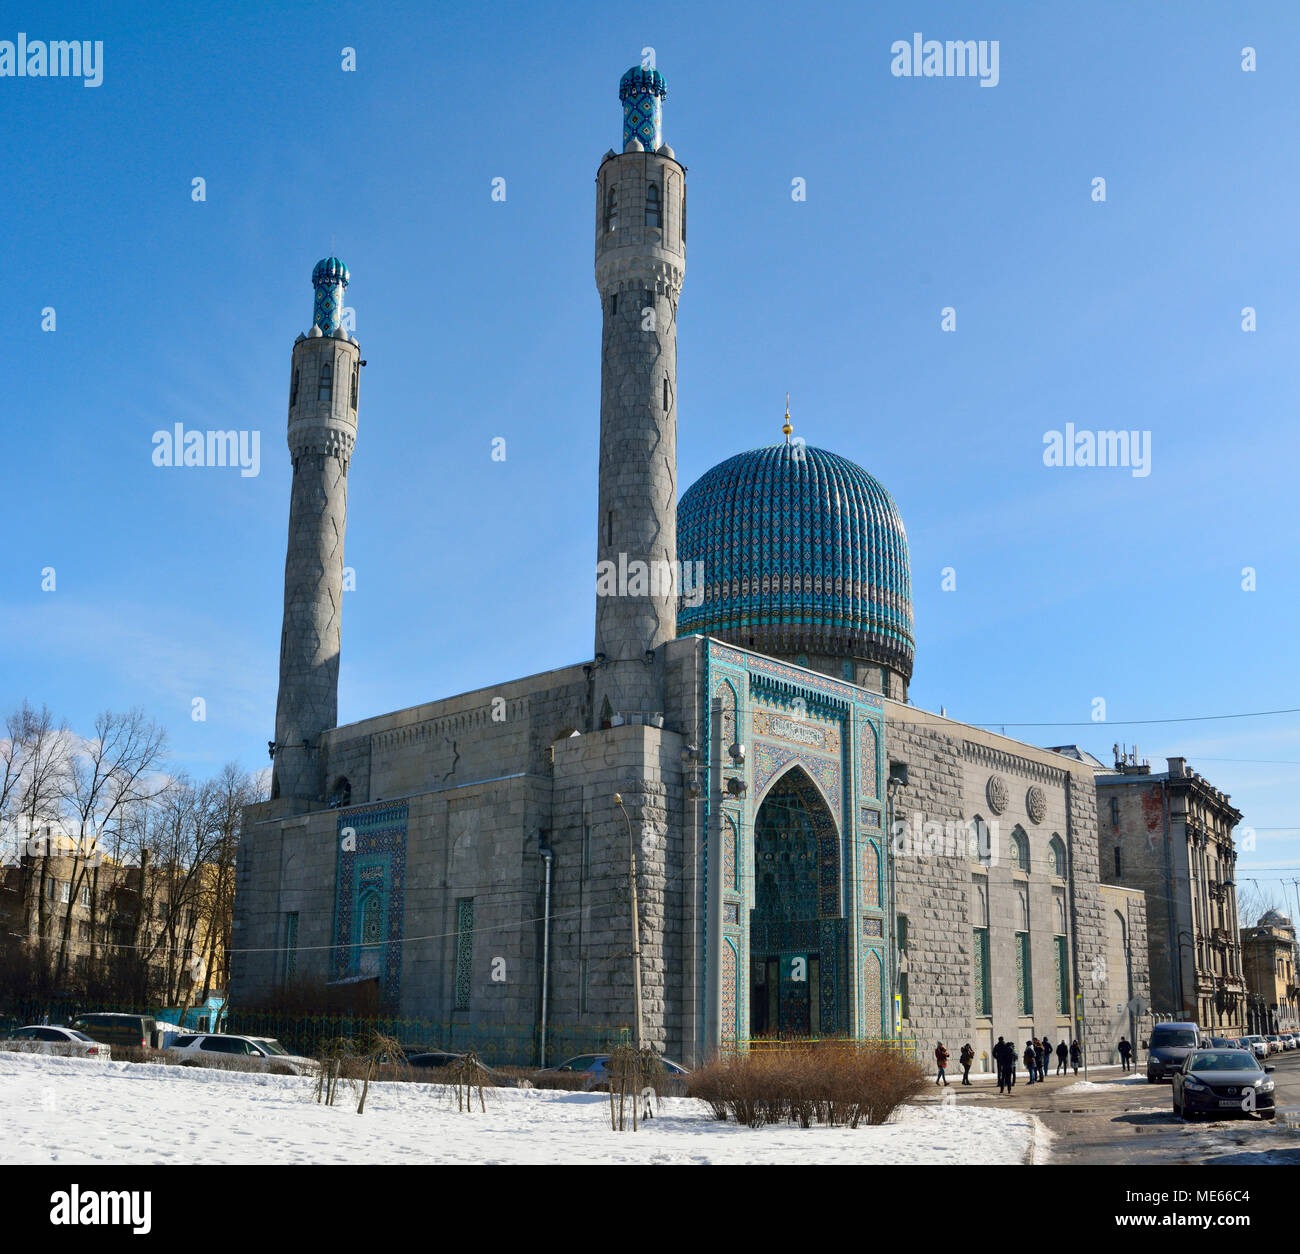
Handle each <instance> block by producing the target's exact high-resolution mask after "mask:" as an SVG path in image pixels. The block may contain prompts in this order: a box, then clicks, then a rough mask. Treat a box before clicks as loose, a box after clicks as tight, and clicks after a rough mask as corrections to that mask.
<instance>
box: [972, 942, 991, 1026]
mask: <svg viewBox="0 0 1300 1254" xmlns="http://www.w3.org/2000/svg"><path fill="white" fill-rule="evenodd" d="M975 1013H976V1014H977V1015H991V1014H992V1013H993V990H992V986H991V983H990V980H989V930H988V928H986V927H977V928H976V929H975Z"/></svg>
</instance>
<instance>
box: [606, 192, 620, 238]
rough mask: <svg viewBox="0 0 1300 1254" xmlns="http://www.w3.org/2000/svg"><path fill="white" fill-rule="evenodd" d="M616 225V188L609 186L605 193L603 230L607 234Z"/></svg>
mask: <svg viewBox="0 0 1300 1254" xmlns="http://www.w3.org/2000/svg"><path fill="white" fill-rule="evenodd" d="M617 226H618V188H617V187H611V188H610V189H609V191H607V192H606V193H605V232H606V234H608V233H609V232H610V231H612V230H614V229H615V228H617Z"/></svg>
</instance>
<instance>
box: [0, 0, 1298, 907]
mask: <svg viewBox="0 0 1300 1254" xmlns="http://www.w3.org/2000/svg"><path fill="white" fill-rule="evenodd" d="M184 7H186V8H188V6H184ZM0 14H2V15H3V16H2V18H0V21H2V23H3V29H0V40H12V41H16V39H17V35H18V32H20V31H22V32H24V33H25V34H26V35H27V37H28V39H88V40H102V41H103V46H104V51H103V83H102V85H100V86H98V87H86V86H83V85H82V83H80V82H78V81H73V80H69V79H54V78H44V79H33V78H13V77H0V110H2V112H0V116H3V118H4V125H3V127H0V231H2V233H0V239H3V244H4V249H5V277H6V285H5V287H6V290H5V295H4V305H3V314H2V315H0V326H2V327H3V330H4V333H5V340H6V344H7V346H8V349H9V351H8V353H7V354H6V358H7V360H6V369H5V379H4V389H3V396H4V403H3V412H4V418H5V422H4V435H5V444H4V456H3V461H2V463H0V464H2V465H3V471H2V472H0V475H2V479H0V488H3V499H4V504H5V510H4V517H5V521H4V535H5V543H4V544H3V546H0V700H2V701H3V705H4V707H6V708H7V707H10V706H12V705H13V704H15V703H16V702H17V701H18V700H20V699H21V698H23V697H24V696H26V697H28V698H30V699H32V700H34V701H36V702H40V701H45V702H48V703H49V704H50V705H51V707H53V708H54V709H55V710H56V711H57V712H58V713H60V714H62V715H65V716H66V717H67V718H68V719H69V720H70V721H71V722H72V723H73V725H74V726H75V727H77V728H78V729H79V730H82V731H88V730H89V728H90V723H91V720H92V718H93V716H94V714H95V712H96V711H97V710H98V709H101V708H103V707H106V706H111V707H125V706H128V705H132V704H137V703H138V704H141V705H143V706H144V707H145V708H146V709H147V710H149V711H150V712H151V713H152V714H154V715H155V716H156V717H158V718H159V719H161V720H163V721H164V722H166V723H167V724H168V725H169V726H170V728H171V732H172V743H173V748H174V754H175V764H176V765H177V766H178V767H185V768H187V769H189V770H191V771H194V772H197V773H205V772H208V771H213V770H215V769H216V768H217V767H218V766H219V765H220V764H221V763H222V762H224V761H226V760H229V759H232V758H234V759H238V760H240V761H242V762H243V763H244V764H245V765H247V766H250V767H252V766H263V765H265V763H266V757H265V753H266V748H265V746H266V742H267V741H268V740H269V739H270V738H271V736H272V734H273V730H274V713H275V695H276V678H277V659H278V637H279V630H280V615H281V609H282V595H283V568H284V542H285V534H286V524H287V516H288V499H289V491H288V489H289V474H290V471H289V462H288V454H287V450H286V447H285V414H286V406H287V395H286V393H287V386H288V375H289V359H290V350H291V347H292V344H293V340H294V337H295V336H296V335H297V334H298V333H299V332H300V331H304V330H306V329H307V327H308V326H309V325H310V321H311V287H310V274H311V269H312V266H313V264H314V263H315V262H316V261H317V259H318V258H320V257H323V256H325V255H327V254H328V253H329V252H330V251H331V248H332V249H333V251H334V252H336V253H337V254H338V255H339V256H340V257H342V258H343V259H344V260H345V261H346V262H347V264H348V266H349V267H350V269H351V273H352V286H351V288H350V289H349V292H348V303H349V304H350V305H351V306H352V307H353V308H354V309H355V311H356V333H357V336H358V338H359V339H360V341H361V346H362V350H363V354H364V356H365V357H366V359H367V361H368V363H369V364H368V366H367V368H366V370H365V371H364V372H363V381H362V391H361V405H360V430H359V435H358V443H357V449H356V454H355V457H354V460H353V463H352V469H351V474H350V480H349V517H348V535H347V563H348V565H350V566H352V567H353V568H354V569H355V571H356V581H357V587H356V591H355V592H349V593H348V594H347V598H346V601H345V608H344V618H343V668H342V681H341V687H340V721H342V722H348V721H352V720H354V719H357V718H362V717H365V716H368V715H372V714H376V713H381V712H384V711H387V710H391V709H396V708H401V707H403V706H407V705H411V704H415V703H417V702H419V701H425V700H431V699H434V698H438V697H442V696H448V695H451V694H454V693H458V692H462V691H465V690H467V689H472V688H475V687H479V686H482V685H485V684H489V683H492V682H494V681H499V680H504V679H508V678H512V677H517V676H521V675H525V674H530V673H533V672H537V671H542V670H546V669H549V668H551V667H555V666H560V665H564V664H568V663H572V662H577V661H582V660H585V659H586V658H588V657H589V655H590V652H591V649H592V632H593V592H592V584H593V563H594V555H595V536H594V523H595V514H596V451H597V430H598V418H599V414H598V404H599V335H600V310H599V305H598V301H597V297H596V290H595V285H594V281H593V277H592V229H593V221H594V207H593V196H594V191H593V179H594V175H595V172H596V168H597V165H598V163H599V160H600V157H601V155H602V154H603V153H604V152H605V150H606V149H608V148H610V147H617V146H619V144H620V137H621V111H620V106H619V102H618V96H617V88H618V80H619V77H620V76H621V74H622V73H623V71H624V70H625V69H627V67H628V66H630V65H632V64H634V63H637V62H639V61H640V60H641V59H642V50H643V49H645V48H653V49H654V55H655V60H656V64H657V66H658V68H659V69H660V71H661V72H662V73H663V74H664V76H665V78H666V80H667V83H668V92H669V94H668V99H667V102H666V105H665V127H664V134H665V138H666V139H667V141H668V142H669V143H671V144H672V145H673V146H674V148H675V149H676V151H677V155H678V157H679V158H680V159H681V160H683V161H684V162H685V163H686V164H687V166H688V167H689V175H688V181H689V187H690V240H689V258H688V272H687V278H686V286H685V290H684V292H683V296H682V302H681V308H680V322H679V346H678V351H679V379H678V398H679V411H680V425H679V432H678V441H679V443H678V453H679V463H680V482H681V484H682V485H683V486H685V485H687V484H689V483H691V482H693V481H694V480H695V479H696V478H697V477H698V476H699V475H700V474H701V473H702V472H703V471H704V470H705V469H707V468H708V467H709V466H711V465H713V464H715V463H716V462H718V461H720V460H722V459H723V458H725V457H727V456H729V455H731V454H732V453H735V452H738V451H740V450H742V449H745V448H750V447H754V446H756V445H761V444H766V443H772V442H774V441H776V440H779V439H780V432H779V428H780V423H781V413H782V409H783V406H784V399H785V393H786V391H787V390H788V391H789V392H790V393H791V410H792V415H793V419H794V422H795V427H796V432H797V433H798V434H800V435H801V436H803V437H804V438H806V439H807V440H808V442H809V443H810V444H814V445H820V446H822V447H825V448H829V449H832V450H835V451H837V452H839V453H841V454H843V455H845V456H847V457H849V458H851V459H853V460H855V461H858V462H860V463H861V464H862V465H863V466H865V467H866V468H867V469H868V470H870V471H871V472H872V473H873V474H874V475H876V476H877V478H879V479H880V480H881V481H882V482H883V483H884V484H885V485H886V486H887V487H888V488H889V489H890V490H891V491H892V493H893V494H894V497H895V499H896V500H897V502H898V505H899V508H900V510H901V512H902V515H903V518H904V520H905V522H906V524H907V527H908V535H909V539H910V543H911V560H912V578H913V587H914V595H915V616H916V656H917V661H916V674H915V679H914V684H913V688H912V698H913V700H914V702H915V703H916V704H918V705H921V706H924V707H926V708H929V709H934V710H937V709H939V707H940V706H944V707H946V708H947V711H948V713H949V714H950V715H951V716H952V717H955V718H959V719H962V720H966V721H970V722H979V723H986V724H988V725H991V726H994V727H1002V726H1005V728H1006V730H1007V731H1008V733H1009V734H1012V735H1017V736H1020V737H1022V738H1024V739H1027V740H1030V741H1032V742H1034V743H1039V744H1058V743H1065V742H1078V743H1081V744H1083V745H1084V746H1086V747H1087V748H1089V749H1091V750H1092V751H1093V752H1094V753H1096V754H1097V756H1099V757H1101V758H1103V759H1109V755H1110V746H1111V745H1112V743H1113V742H1115V741H1122V742H1127V743H1128V744H1130V745H1131V744H1132V743H1133V742H1134V741H1136V742H1137V743H1138V745H1139V746H1140V750H1141V753H1142V755H1143V756H1150V757H1152V758H1153V759H1154V760H1155V762H1156V765H1157V767H1160V766H1162V765H1163V763H1162V758H1163V756H1164V755H1166V754H1172V753H1179V754H1184V755H1186V756H1187V757H1188V758H1189V759H1190V760H1191V763H1192V765H1193V766H1194V767H1196V768H1197V769H1199V770H1201V771H1202V772H1203V773H1204V774H1206V775H1207V776H1208V777H1209V778H1210V779H1211V780H1213V781H1214V782H1215V783H1216V784H1218V785H1219V786H1220V787H1222V788H1224V789H1225V790H1227V791H1229V792H1230V793H1231V794H1232V796H1233V800H1234V802H1235V803H1236V804H1237V805H1238V806H1239V807H1240V808H1241V809H1242V810H1243V811H1244V812H1245V816H1246V818H1245V822H1246V823H1247V824H1250V825H1252V826H1253V827H1255V828H1256V830H1257V832H1258V847H1257V849H1256V850H1255V851H1254V852H1253V853H1252V852H1245V853H1243V854H1242V858H1241V867H1240V870H1241V876H1240V878H1242V879H1245V878H1248V877H1250V876H1256V877H1258V878H1262V879H1273V880H1278V879H1281V880H1283V881H1285V880H1290V879H1300V799H1298V798H1297V796H1296V784H1297V780H1300V716H1297V715H1294V714H1290V715H1281V716H1270V717H1264V718H1249V719H1232V720H1221V721H1213V722H1187V723H1157V724H1152V725H1145V726H1138V725H1133V724H1131V723H1128V722H1126V721H1125V720H1133V719H1157V718H1186V717H1191V716H1200V715H1210V714H1214V715H1219V714H1238V713H1243V712H1250V711H1262V710H1275V709H1279V708H1286V707H1294V706H1300V685H1298V684H1297V665H1296V645H1295V640H1296V622H1297V616H1298V615H1297V612H1298V610H1300V595H1298V593H1297V580H1298V576H1300V570H1298V566H1300V557H1298V556H1297V545H1296V533H1297V528H1296V521H1295V455H1294V448H1295V440H1296V431H1297V422H1296V406H1297V402H1296V394H1297V382H1298V380H1297V374H1298V372H1300V231H1298V230H1297V228H1296V205H1297V204H1298V203H1300V148H1297V146H1296V142H1295V136H1296V134H1297V133H1298V132H1300V116H1298V115H1300V76H1298V75H1297V73H1296V68H1295V67H1296V65H1297V63H1300V8H1297V6H1296V5H1294V4H1293V3H1290V0H1277V2H1276V3H1245V2H1234V3H1231V4H1229V3H1218V4H1210V3H1205V4H1197V5H1195V6H1184V5H1176V4H1166V5H1161V4H1142V5H1139V4H1136V3H1123V4H1120V3H1113V4H1108V3H1089V4H1083V3H1077V4H1052V5H1041V6H1029V5H1025V4H1022V3H1010V2H1008V3H1003V4H979V3H962V4H937V3H935V4H884V3H880V4H871V5H863V4H861V3H842V4H836V3H831V4H816V3H813V4H803V5H792V6H782V7H781V8H779V9H777V8H776V7H775V6H772V7H769V6H755V5H752V4H741V3H735V4H721V3H710V2H707V0H690V2H689V3H681V4H676V3H661V4H656V5H653V6H645V5H639V6H611V5H595V4H589V3H573V4H565V5H558V4H549V5H538V4H522V3H498V4H491V5H487V4H480V3H474V4H468V3H467V4H450V3H440V4H436V5H428V4H404V3H388V4H384V5H372V4H352V5H345V6H325V5H319V4H300V5H275V4H270V5H268V4H265V3H257V4H244V3H223V4H220V5H215V4H214V5H205V6H196V11H195V12H194V14H192V15H186V14H184V13H183V12H182V8H179V7H173V6H166V7H164V6H156V7H152V8H151V7H146V6H129V5H117V6H113V8H112V11H111V12H110V13H107V14H105V13H100V12H96V11H95V9H94V8H92V7H91V6H84V7H80V8H78V7H73V6H67V5H60V4H50V3H46V4H42V5H41V6H39V10H37V9H31V10H29V11H28V13H27V14H25V15H24V14H22V13H20V12H18V11H17V10H16V9H15V8H14V7H13V6H10V7H7V8H5V9H4V10H0ZM918 31H919V32H921V34H922V36H923V38H930V37H933V38H938V39H944V40H946V39H976V40H990V41H991V40H997V41H998V48H999V61H998V65H999V73H998V82H997V85H996V86H993V87H984V86H981V84H980V82H979V81H978V79H972V78H946V77H931V78H925V77H915V78H905V77H896V76H894V75H893V74H891V72H890V67H891V59H892V57H891V45H892V44H893V43H894V42H895V41H896V40H900V39H902V40H907V41H910V40H911V38H912V35H913V33H914V32H918ZM1248 45H1249V46H1251V47H1253V48H1255V50H1256V57H1257V66H1258V68H1257V69H1256V70H1255V71H1254V72H1244V71H1243V69H1242V59H1243V58H1242V49H1243V48H1244V47H1246V46H1248ZM345 47H351V48H354V49H355V50H356V69H355V71H352V72H345V71H344V70H343V69H342V59H343V58H342V50H343V49H344V48H345ZM195 178H202V179H204V180H205V181H206V200H205V201H202V202H196V201H195V200H194V199H192V180H193V179H195ZM497 178H503V179H505V180H506V182H505V187H506V198H505V200H504V202H502V201H499V200H498V201H494V200H493V198H492V187H493V180H494V179H497ZM1096 178H1104V179H1105V180H1106V199H1105V201H1104V202H1099V201H1097V200H1095V199H1094V191H1093V188H1094V184H1093V180H1094V179H1096ZM795 179H803V180H805V186H806V199H804V200H796V199H794V198H793V196H792V188H793V186H794V184H793V180H795ZM1246 306H1250V307H1252V308H1254V309H1255V310H1256V318H1257V329H1256V330H1255V331H1254V332H1245V331H1243V329H1242V310H1243V308H1244V307H1246ZM47 307H52V308H53V309H54V310H55V316H56V329H55V330H53V331H43V330H42V310H44V309H46V308H47ZM945 307H951V308H953V309H954V310H955V311H956V313H955V320H956V330H955V331H952V332H945V331H944V330H943V329H942V327H941V311H942V310H943V309H944V308H945ZM176 423H183V424H184V425H185V427H186V428H193V429H200V430H206V429H240V430H245V431H249V432H252V431H257V432H260V438H261V467H260V473H259V474H258V475H256V476H248V477H245V476H241V475H240V474H239V472H238V471H237V470H230V469H198V468H190V469H168V468H159V467H156V466H155V465H154V464H153V461H152V452H153V443H152V437H153V433H154V432H155V431H158V430H170V429H171V428H172V427H173V426H174V424H176ZM1067 423H1073V424H1074V426H1075V428H1076V429H1080V430H1097V429H1103V430H1114V429H1124V430H1133V431H1139V432H1144V433H1149V438H1150V441H1151V444H1150V453H1151V458H1150V473H1149V474H1147V475H1145V476H1141V475H1134V474H1133V473H1131V469H1125V468H1095V467H1094V468H1080V467H1048V466H1045V465H1044V463H1043V450H1044V443H1043V441H1044V436H1045V434H1046V433H1048V432H1051V431H1064V430H1065V428H1066V424H1067ZM495 437H504V438H505V440H506V448H507V457H506V460H505V461H504V462H499V461H493V460H492V458H491V443H492V440H493V439H494V438H495ZM1144 438H1145V437H1144ZM46 567H53V568H54V570H55V588H54V590H53V591H43V590H42V570H43V569H44V568H46ZM948 567H950V568H952V570H953V571H954V572H955V580H956V588H955V590H952V591H944V590H943V586H942V581H943V572H944V569H945V568H948ZM1246 567H1251V568H1253V570H1254V572H1255V583H1256V588H1255V590H1254V591H1245V590H1243V587H1242V584H1243V568H1246ZM196 697H201V698H203V699H204V700H205V701H206V706H207V711H206V712H207V718H206V721H205V722H194V721H192V719H191V710H192V704H191V703H192V701H193V699H194V698H196ZM1098 697H1101V698H1104V700H1105V702H1106V714H1107V720H1108V721H1107V722H1105V723H1095V722H1093V721H1092V714H1093V710H1094V705H1093V702H1094V699H1095V698H1098ZM1054 722H1059V723H1073V722H1077V723H1080V724H1084V725H1082V726H1077V727H1071V726H1059V727H1043V726H1019V725H1023V724H1041V723H1054ZM1251 866H1253V867H1254V868H1255V869H1254V870H1251V869H1248V868H1249V867H1251ZM1286 893H1287V899H1288V900H1290V901H1291V902H1292V904H1294V903H1295V900H1296V899H1295V897H1294V895H1293V890H1292V887H1291V886H1290V885H1289V884H1288V885H1287V887H1286ZM1278 900H1279V902H1281V901H1282V897H1281V895H1280V894H1278Z"/></svg>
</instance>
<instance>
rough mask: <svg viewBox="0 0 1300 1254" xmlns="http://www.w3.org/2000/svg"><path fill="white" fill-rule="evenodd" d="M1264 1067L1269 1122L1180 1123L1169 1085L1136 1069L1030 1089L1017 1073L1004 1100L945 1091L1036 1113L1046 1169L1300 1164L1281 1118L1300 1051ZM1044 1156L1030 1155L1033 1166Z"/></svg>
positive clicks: (982, 1089)
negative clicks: (1046, 1137)
mask: <svg viewBox="0 0 1300 1254" xmlns="http://www.w3.org/2000/svg"><path fill="white" fill-rule="evenodd" d="M1269 1065H1270V1066H1272V1067H1274V1068H1275V1071H1274V1073H1273V1079H1274V1080H1275V1081H1276V1083H1277V1089H1276V1092H1275V1095H1274V1097H1275V1101H1276V1103H1277V1106H1278V1116H1277V1118H1276V1119H1273V1120H1260V1119H1252V1118H1248V1117H1239V1118H1235V1119H1232V1120H1218V1119H1216V1120H1210V1119H1208V1118H1203V1119H1200V1120H1197V1121H1196V1122H1193V1123H1185V1122H1184V1121H1183V1120H1181V1119H1178V1118H1175V1116H1174V1113H1173V1098H1172V1093H1171V1089H1170V1085H1169V1084H1168V1083H1163V1084H1148V1083H1147V1079H1146V1072H1145V1071H1144V1070H1142V1069H1141V1064H1139V1069H1138V1070H1136V1071H1134V1072H1130V1073H1129V1074H1128V1075H1123V1074H1122V1073H1121V1072H1119V1071H1113V1070H1103V1071H1100V1072H1094V1073H1093V1081H1092V1082H1091V1083H1089V1084H1080V1083H1079V1081H1081V1080H1082V1079H1083V1075H1082V1073H1080V1074H1079V1075H1078V1076H1077V1077H1076V1076H1059V1077H1056V1076H1053V1077H1051V1078H1049V1079H1048V1080H1047V1081H1046V1082H1045V1083H1043V1084H1034V1085H1029V1084H1028V1083H1026V1081H1025V1073H1024V1070H1023V1068H1022V1069H1021V1070H1020V1072H1019V1074H1018V1076H1017V1080H1016V1086H1015V1088H1014V1089H1013V1090H1012V1091H1011V1093H1010V1094H1009V1095H1004V1094H999V1093H998V1091H997V1088H996V1086H994V1085H991V1084H989V1083H987V1082H983V1083H980V1084H977V1085H975V1086H973V1087H972V1088H969V1089H963V1088H962V1087H961V1086H960V1085H954V1086H953V1087H952V1089H950V1090H949V1092H950V1093H952V1095H953V1096H955V1097H956V1100H958V1101H961V1102H978V1103H980V1104H981V1105H983V1104H987V1105H990V1106H1002V1107H1008V1108H1012V1109H1016V1110H1026V1111H1029V1112H1030V1113H1031V1114H1033V1115H1036V1116H1037V1117H1038V1118H1039V1119H1040V1120H1041V1121H1042V1123H1043V1124H1044V1126H1045V1127H1046V1128H1047V1130H1048V1131H1049V1132H1050V1133H1051V1134H1052V1142H1051V1148H1050V1153H1049V1154H1048V1155H1046V1156H1045V1160H1046V1162H1047V1163H1048V1164H1054V1165H1070V1164H1075V1163H1120V1164H1130V1163H1132V1164H1143V1163H1174V1162H1186V1163H1243V1164H1246V1163H1263V1162H1270V1163H1297V1164H1300V1129H1297V1130H1295V1131H1292V1130H1291V1129H1290V1128H1288V1127H1287V1126H1286V1120H1285V1118H1284V1113H1283V1112H1285V1110H1286V1109H1287V1108H1288V1107H1289V1108H1291V1109H1293V1110H1295V1111H1296V1113H1297V1115H1300V1050H1292V1051H1291V1052H1290V1053H1286V1054H1276V1055H1274V1056H1273V1057H1272V1058H1270V1059H1269ZM959 1074H960V1073H959ZM1043 1158H1044V1156H1043V1155H1041V1154H1039V1155H1036V1160H1037V1161H1043Z"/></svg>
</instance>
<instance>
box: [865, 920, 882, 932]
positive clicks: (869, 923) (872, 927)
mask: <svg viewBox="0 0 1300 1254" xmlns="http://www.w3.org/2000/svg"><path fill="white" fill-rule="evenodd" d="M884 934H885V921H884V919H863V920H862V935H863V936H883V935H884Z"/></svg>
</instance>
